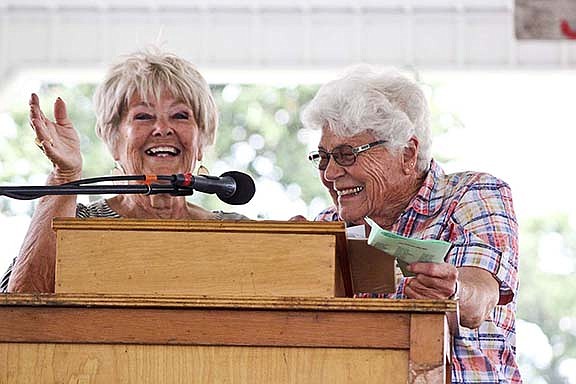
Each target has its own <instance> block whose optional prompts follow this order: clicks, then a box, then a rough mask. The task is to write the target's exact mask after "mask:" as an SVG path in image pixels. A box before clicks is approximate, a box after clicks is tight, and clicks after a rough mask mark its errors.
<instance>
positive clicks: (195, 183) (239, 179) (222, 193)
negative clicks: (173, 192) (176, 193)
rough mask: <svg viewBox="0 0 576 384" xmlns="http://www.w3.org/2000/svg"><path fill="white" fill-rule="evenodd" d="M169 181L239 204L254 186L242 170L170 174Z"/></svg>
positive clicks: (228, 202)
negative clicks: (201, 173)
mask: <svg viewBox="0 0 576 384" xmlns="http://www.w3.org/2000/svg"><path fill="white" fill-rule="evenodd" d="M171 177H172V179H171V183H172V185H174V186H177V187H187V188H191V189H193V190H196V191H199V192H203V193H215V194H216V196H218V198H219V199H220V200H222V201H223V202H225V203H227V204H231V205H241V204H246V203H247V202H249V201H250V200H251V199H252V197H254V193H256V186H255V185H254V180H252V178H251V177H250V176H249V175H247V174H245V173H242V172H237V171H229V172H224V173H223V174H221V175H220V176H219V177H218V176H209V175H206V176H194V175H192V174H191V173H185V174H176V175H172V176H171Z"/></svg>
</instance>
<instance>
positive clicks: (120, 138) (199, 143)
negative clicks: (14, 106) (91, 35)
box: [0, 50, 245, 292]
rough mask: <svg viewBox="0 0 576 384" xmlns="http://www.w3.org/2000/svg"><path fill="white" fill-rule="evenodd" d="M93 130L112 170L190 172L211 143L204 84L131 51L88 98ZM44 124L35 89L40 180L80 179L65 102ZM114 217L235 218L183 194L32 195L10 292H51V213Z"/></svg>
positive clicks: (214, 116)
mask: <svg viewBox="0 0 576 384" xmlns="http://www.w3.org/2000/svg"><path fill="white" fill-rule="evenodd" d="M94 108H95V111H96V117H97V122H96V131H97V133H98V135H99V137H100V138H102V140H103V141H104V142H105V143H106V145H107V147H108V149H109V150H110V153H111V154H112V157H113V158H114V160H115V162H116V164H117V167H118V168H119V169H120V170H121V172H123V173H126V174H147V175H148V174H179V173H189V172H191V171H192V170H193V169H194V168H195V166H196V163H197V162H198V161H200V160H202V157H203V155H204V151H205V149H206V146H207V145H210V144H212V142H213V141H214V135H215V132H216V127H217V125H218V112H217V109H216V105H215V103H214V99H213V97H212V94H211V92H210V88H209V86H208V84H207V83H206V81H205V80H204V78H203V77H202V75H201V74H200V73H199V72H198V71H197V70H196V68H194V66H193V65H192V64H190V63H189V62H188V61H186V60H184V59H182V58H179V57H177V56H175V55H172V54H168V53H163V52H159V51H156V50H150V51H143V52H138V53H135V54H132V55H129V56H127V57H125V58H124V59H123V60H122V61H120V62H119V63H118V64H116V65H113V66H112V67H111V68H110V69H109V71H108V73H107V74H106V76H105V79H104V81H103V82H102V83H101V84H100V85H99V87H98V88H97V90H96V93H95V95H94ZM54 118H55V121H51V120H49V119H48V118H46V116H45V115H44V113H43V112H42V110H41V109H40V106H39V99H38V96H37V95H36V94H32V96H31V98H30V124H31V125H32V128H33V129H34V131H35V133H36V143H37V145H38V146H39V147H40V148H41V149H42V151H43V152H44V154H45V155H46V157H47V158H48V159H49V160H50V161H51V162H52V163H53V165H54V167H53V170H52V172H51V173H50V175H49V176H48V180H47V184H48V185H57V184H63V183H67V182H71V181H74V180H77V179H79V178H81V176H82V155H81V153H80V140H79V137H78V134H77V132H76V130H75V129H74V127H73V125H72V122H71V121H70V119H69V118H68V114H67V110H66V104H65V103H64V101H63V100H62V99H60V98H58V99H57V100H56V101H55V103H54ZM74 216H76V217H82V218H86V217H114V218H121V217H122V218H142V219H144V218H165V219H187V220H193V219H202V220H238V219H244V218H245V217H244V216H242V215H239V214H236V213H225V212H221V211H216V212H213V211H207V210H206V209H204V208H202V207H200V206H197V205H194V204H191V203H190V202H188V201H186V199H185V197H184V196H180V197H174V196H170V195H166V194H154V195H150V196H146V195H136V194H127V195H124V194H120V195H117V196H114V197H111V198H109V199H105V200H100V201H97V202H95V203H92V204H90V205H88V206H86V205H83V204H78V203H77V202H76V196H46V197H43V198H41V199H40V201H39V203H38V205H37V207H36V209H35V212H34V214H33V216H32V220H31V224H30V228H29V230H28V233H27V235H26V237H25V239H24V243H23V245H22V248H21V251H20V254H19V255H18V257H16V258H15V259H14V262H13V263H12V265H11V266H10V267H9V269H8V271H7V272H6V274H5V275H4V278H3V279H2V282H1V285H0V289H2V290H4V291H6V290H8V291H10V292H53V291H54V267H55V254H56V239H55V235H54V233H53V231H52V230H51V222H52V219H53V218H54V217H74Z"/></svg>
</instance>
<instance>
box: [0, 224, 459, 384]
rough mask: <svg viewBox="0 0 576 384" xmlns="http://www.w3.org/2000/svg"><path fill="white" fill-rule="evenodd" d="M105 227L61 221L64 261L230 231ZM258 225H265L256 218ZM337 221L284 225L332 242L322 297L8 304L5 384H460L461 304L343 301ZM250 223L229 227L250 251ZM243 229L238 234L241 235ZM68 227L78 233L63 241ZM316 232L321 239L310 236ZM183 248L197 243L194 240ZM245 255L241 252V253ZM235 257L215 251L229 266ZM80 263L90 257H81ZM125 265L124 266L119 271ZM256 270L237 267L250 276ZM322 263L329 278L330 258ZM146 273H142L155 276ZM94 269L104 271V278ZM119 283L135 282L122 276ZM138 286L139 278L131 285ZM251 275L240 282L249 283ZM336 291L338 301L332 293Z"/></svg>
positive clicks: (108, 298) (32, 298)
mask: <svg viewBox="0 0 576 384" xmlns="http://www.w3.org/2000/svg"><path fill="white" fill-rule="evenodd" d="M122 222H123V221H122ZM101 224H102V227H100V228H97V227H95V226H94V225H96V226H97V225H100V224H95V222H94V221H91V220H90V221H86V222H82V221H78V222H72V221H69V220H64V221H55V223H54V227H55V228H56V230H57V232H58V233H57V234H58V242H59V244H58V252H59V254H58V255H57V258H58V260H59V263H64V264H66V261H65V260H67V257H68V256H63V255H61V254H60V253H61V252H63V251H65V250H66V249H68V248H67V247H68V246H69V245H70V244H74V243H76V246H75V247H74V246H72V248H70V249H77V248H79V247H80V248H82V247H84V248H86V247H87V245H88V244H95V243H97V242H98V241H100V242H101V243H102V244H111V242H110V239H109V238H108V237H107V236H106V235H109V234H110V233H113V232H115V231H119V233H120V232H121V233H122V236H120V237H119V239H123V241H121V242H120V241H118V242H116V243H114V244H115V247H117V248H120V247H122V248H123V249H126V248H127V245H129V244H132V245H134V244H137V243H138V241H134V242H132V241H130V240H128V237H131V236H133V235H135V232H137V233H144V232H146V231H149V232H153V233H155V232H178V233H188V232H201V233H203V236H204V237H206V236H208V237H210V236H211V235H209V234H208V235H206V232H210V233H212V232H213V233H220V234H222V231H220V230H218V229H217V228H216V227H214V226H212V227H208V228H210V230H209V231H206V227H203V228H196V224H197V223H192V222H187V223H185V224H184V225H185V226H186V225H187V226H189V227H190V228H192V229H190V230H189V231H186V230H182V227H181V226H180V224H182V223H180V224H177V225H176V226H175V227H170V226H169V225H168V223H165V224H163V225H164V227H163V228H159V227H158V226H157V225H155V226H153V227H154V228H156V229H155V230H153V231H152V230H148V229H146V228H147V227H146V226H147V225H148V226H149V225H150V222H140V223H138V222H123V223H121V221H118V222H117V223H114V224H120V225H127V227H124V229H118V228H116V229H107V228H108V227H106V226H107V225H109V224H113V223H112V222H111V221H106V220H102V221H101ZM155 224H158V223H155ZM251 224H252V225H254V224H256V225H255V227H258V222H255V223H251ZM324 224H327V223H324ZM332 224H336V226H333V225H332V226H331V225H327V226H324V227H323V228H324V234H319V233H321V231H320V230H318V226H320V227H322V225H323V223H300V224H295V223H277V224H274V225H276V226H280V227H282V226H283V225H286V228H285V229H286V230H287V231H288V232H290V233H296V237H295V238H292V240H293V241H292V242H290V244H289V246H290V247H292V248H296V249H298V250H299V251H300V253H301V254H306V250H305V249H303V248H301V247H298V245H299V244H300V243H299V241H300V240H301V239H299V240H298V241H296V240H295V239H298V238H299V237H300V236H301V235H302V236H304V237H305V236H320V237H321V238H323V237H326V238H324V239H318V238H314V239H315V242H316V243H317V244H323V245H322V247H320V248H326V243H329V244H333V247H332V246H329V247H328V248H329V249H331V254H332V256H331V259H332V263H328V264H329V265H331V266H332V267H328V268H327V270H329V271H331V272H330V273H331V274H332V275H330V276H329V278H326V277H324V276H321V277H318V276H316V279H318V280H321V281H324V282H328V283H327V284H328V285H329V288H324V289H323V290H322V289H321V290H320V291H318V292H320V293H321V294H318V293H315V294H316V295H317V296H316V297H314V296H311V295H306V294H305V292H304V294H303V295H292V296H282V295H275V294H273V293H272V294H270V292H269V291H265V292H264V294H262V293H263V292H262V290H261V289H260V288H261V287H256V290H255V291H256V292H260V293H261V295H253V294H251V295H244V294H237V292H236V291H233V292H234V293H235V294H233V295H229V294H228V295H224V294H220V295H219V294H209V295H208V294H194V293H187V294H184V295H181V294H179V295H174V294H169V293H158V292H156V293H137V292H136V293H135V292H131V293H126V292H124V293H113V292H96V293H94V292H92V293H64V292H57V293H56V294H51V295H23V294H8V295H3V296H0V383H383V382H385V383H446V382H450V380H449V375H450V363H451V360H450V334H449V331H448V325H447V324H448V323H447V315H451V314H454V313H456V310H457V308H456V303H455V302H453V301H432V300H385V299H354V298H348V297H334V296H335V295H336V294H337V293H338V292H340V291H339V290H338V289H339V288H338V286H339V284H338V283H336V282H337V281H338V280H342V281H344V280H345V279H346V278H345V277H343V276H339V275H338V274H339V273H340V274H341V272H338V268H340V271H345V270H346V269H345V268H341V266H339V263H341V262H342V260H345V259H344V258H343V257H342V258H340V257H341V256H337V255H336V252H335V250H336V249H337V248H339V247H341V246H342V244H340V243H339V240H338V238H340V239H342V237H341V235H339V234H341V229H342V228H343V227H338V225H337V223H332ZM249 225H250V223H247V222H239V223H226V225H224V227H225V230H223V231H225V232H226V231H228V232H227V233H244V235H243V236H240V237H245V236H246V237H248V238H250V239H252V240H251V241H247V239H244V240H243V241H244V243H246V244H251V243H254V244H257V239H258V236H254V233H253V231H248V230H246V228H247V226H249ZM84 226H92V227H91V228H85V227H84ZM234 226H237V229H238V232H234V230H233V229H231V228H232V227H234ZM160 227H162V226H160ZM288 227H290V229H288ZM62 228H64V229H63V230H64V232H66V231H70V233H65V234H63V233H60V231H62ZM134 228H138V229H137V230H135V229H134ZM174 228H177V229H174ZM262 231H264V229H263V228H262ZM310 231H312V232H314V231H317V232H315V233H316V234H313V235H311V234H310V233H309V232H310ZM84 232H86V233H84ZM105 232H106V233H105ZM256 232H257V231H256ZM288 232H286V233H282V232H267V233H268V235H267V236H273V237H284V236H286V235H287V234H288ZM80 233H81V237H82V236H85V235H86V236H89V237H90V236H91V235H90V233H91V234H92V235H93V237H92V238H91V240H92V241H90V242H85V241H80V238H76V240H73V241H72V239H74V238H75V236H77V235H79V234H80ZM263 233H264V232H263ZM61 235H62V236H61ZM102 236H103V237H102ZM227 238H228V242H232V240H234V242H238V238H235V237H234V236H232V237H227ZM328 238H330V239H332V240H327V239H328ZM98 239H100V240H98ZM230 239H232V240H230ZM68 241H70V242H69V244H68V245H66V246H64V244H65V243H67V242H68ZM222 241H224V240H222ZM185 243H186V244H187V245H188V247H190V246H191V245H190V244H193V243H190V242H185ZM240 243H242V242H241V241H240ZM280 243H281V242H280ZM178 244H180V245H182V244H183V243H182V242H179V243H178ZM284 246H286V244H284ZM155 247H156V246H152V247H150V248H151V249H156V248H155ZM135 248H138V247H135ZM141 248H142V247H141ZM242 248H243V246H237V247H235V248H234V249H236V251H237V252H239V253H241V249H242ZM344 248H345V247H344ZM142 249H143V248H142ZM324 251H325V249H320V251H319V252H320V253H322V254H321V255H320V256H318V257H320V258H322V259H324V260H330V257H326V255H325V254H324ZM99 252H100V251H99ZM290 255H291V256H290V257H292V255H293V254H292V253H290ZM61 256H62V257H61ZM108 256H110V255H106V256H102V258H101V259H102V260H104V259H107V258H108ZM227 256H228V255H226V254H218V253H214V254H213V255H212V257H213V258H219V259H224V260H225V259H226V258H227ZM263 256H266V260H278V258H277V255H274V254H269V253H268V254H263ZM82 257H87V256H86V254H82ZM91 257H94V258H98V257H99V255H98V254H93V255H91ZM295 257H296V259H298V257H297V256H295ZM307 257H314V255H313V254H309V255H307ZM281 259H282V258H281ZM70 260H75V259H74V258H72V259H70ZM239 260H240V259H239ZM338 260H339V261H338ZM262 263H263V262H262V260H260V262H256V263H255V265H256V267H258V268H259V267H261V264H262ZM282 263H284V264H282ZM282 263H280V264H281V265H283V268H287V266H288V265H290V263H289V262H288V261H287V260H284V261H283V262H282ZM96 264H98V263H96ZM121 264H122V262H121V260H116V262H115V263H114V265H121ZM263 264H266V263H263ZM77 265H78V266H79V267H80V268H86V264H85V263H83V262H80V261H79V262H78V264H77ZM216 265H219V264H218V263H217V264H216ZM247 265H248V264H245V265H243V266H242V267H239V268H238V270H239V271H241V272H242V273H244V272H245V268H248V267H247ZM307 265H308V266H309V265H311V264H307ZM312 265H313V264H312ZM318 265H321V266H322V267H321V268H323V269H325V270H326V267H325V265H324V262H322V263H319V264H318ZM58 267H60V268H61V269H60V271H61V272H62V271H64V270H65V268H66V266H64V267H65V268H64V269H62V266H61V265H60V264H59V265H58ZM220 267H221V265H220ZM256 267H254V268H256ZM70 268H72V267H70ZM118 268H123V267H122V266H119V267H118ZM243 268H244V269H243ZM290 268H292V267H290ZM104 269H106V268H104ZM248 269H249V268H248ZM146 271H148V272H147V273H146V274H143V276H150V275H151V274H153V273H154V272H153V271H151V270H148V269H146ZM141 272H142V271H141ZM188 272H189V271H188ZM188 272H187V271H182V273H181V275H183V276H186V275H187V274H188ZM289 272H290V273H292V274H293V275H295V276H296V275H298V274H299V273H300V271H298V270H295V271H294V270H291V269H290V270H289ZM301 272H302V273H304V274H305V273H307V272H306V271H301ZM67 273H68V272H64V274H61V275H60V276H61V277H62V279H61V281H60V283H61V287H67V286H68V287H70V285H69V283H67V282H66V281H64V280H65V279H66V278H65V276H66V275H67ZM93 273H96V274H101V273H100V272H99V271H94V272H93ZM142 273H143V272H142ZM227 273H228V272H227ZM256 274H257V273H255V275H256ZM118 276H120V277H121V278H122V279H124V278H127V276H125V275H124V274H122V273H120V274H118ZM179 276H180V275H179ZM139 278H140V277H134V275H133V276H132V279H131V280H134V279H139ZM243 278H244V277H242V276H238V277H237V279H240V281H243V280H242V279H243ZM57 279H58V278H57ZM277 279H278V280H279V281H280V282H281V284H280V286H284V288H283V289H293V288H290V287H291V284H289V283H288V282H287V281H288V279H284V280H283V278H281V277H277ZM152 280H154V279H152ZM176 280H178V279H176ZM293 280H294V286H296V287H298V286H300V285H301V284H302V281H298V280H299V279H298V278H297V277H295V278H294V279H293ZM226 281H228V280H226V279H225V282H226ZM253 281H254V282H255V284H257V283H258V284H259V282H260V283H261V282H262V281H265V285H266V284H268V285H270V283H269V282H268V280H267V279H256V278H254V280H253ZM182 282H183V283H185V284H184V285H185V286H186V287H189V286H192V287H193V286H194V281H186V279H183V280H182V281H181V282H179V283H178V284H180V283H182ZM57 283H58V280H57ZM74 284H76V283H73V284H72V285H74ZM243 284H244V283H243ZM80 285H82V284H80ZM169 285H170V284H169ZM272 285H273V284H272ZM342 285H344V284H342ZM200 286H202V284H200ZM210 287H211V288H210V289H212V288H213V287H212V285H210ZM286 287H289V288H286ZM135 288H137V286H136V285H134V286H131V287H130V289H131V290H134V289H135ZM70 289H72V288H70ZM154 289H159V288H158V286H156V288H154ZM170 289H172V288H170ZM189 289H192V288H189ZM202 289H205V288H202ZM298 289H300V288H298ZM315 289H316V288H315ZM138 290H139V289H136V291H138ZM244 291H249V290H248V289H247V288H246V289H244ZM244 291H243V292H244ZM326 291H331V292H333V293H332V294H323V293H322V292H326ZM190 292H193V289H192V291H190ZM250 293H251V292H250Z"/></svg>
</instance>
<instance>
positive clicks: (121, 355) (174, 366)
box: [0, 344, 407, 384]
mask: <svg viewBox="0 0 576 384" xmlns="http://www.w3.org/2000/svg"><path fill="white" fill-rule="evenodd" d="M406 355H407V353H406V351H393V350H373V349H363V350H354V349H334V348H329V349H322V348H255V347H202V346H136V345H122V346H119V345H82V344H76V345H66V344H60V345H54V344H0V356H2V357H3V356H6V358H2V359H1V360H0V383H11V384H20V383H22V384H24V383H25V384H29V383H35V384H44V383H46V384H48V383H50V384H52V383H90V384H100V383H102V384H109V383H130V384H132V383H134V384H137V383H138V384H140V383H154V384H158V383H186V384H189V383H192V384H195V383H198V384H204V383H206V384H208V383H210V384H212V383H275V384H282V383H294V384H296V383H298V384H307V383H309V384H317V383H333V384H339V383H343V384H344V383H347V384H350V383H359V384H370V383H406V380H407V375H406V372H407V364H406V362H407V357H406Z"/></svg>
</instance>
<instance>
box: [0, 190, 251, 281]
mask: <svg viewBox="0 0 576 384" xmlns="http://www.w3.org/2000/svg"><path fill="white" fill-rule="evenodd" d="M213 213H214V214H215V218H214V220H249V218H248V217H246V216H244V215H241V214H239V213H235V212H223V211H213ZM76 217H78V218H81V219H88V218H117V219H119V218H122V216H120V215H119V214H118V212H116V211H114V210H113V209H112V208H110V206H109V205H108V203H107V202H106V200H104V199H103V200H98V201H96V202H94V203H92V204H90V205H84V204H77V205H76ZM15 262H16V257H15V258H14V259H13V260H12V263H10V265H9V266H8V269H7V270H6V272H4V275H3V276H2V280H0V292H8V281H9V280H10V275H11V274H12V268H13V267H14V263H15Z"/></svg>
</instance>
